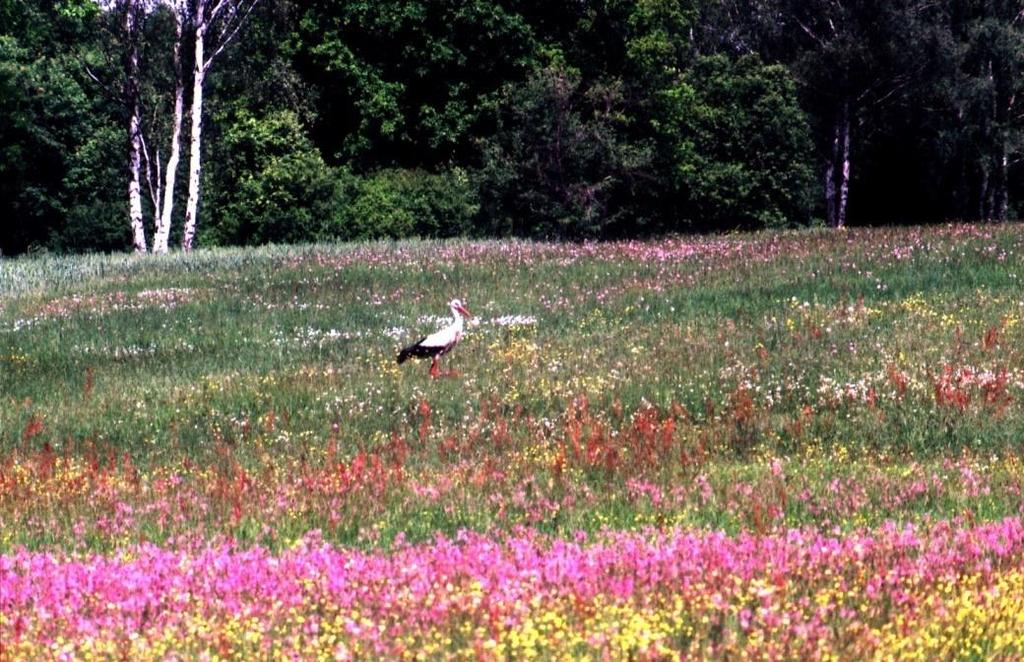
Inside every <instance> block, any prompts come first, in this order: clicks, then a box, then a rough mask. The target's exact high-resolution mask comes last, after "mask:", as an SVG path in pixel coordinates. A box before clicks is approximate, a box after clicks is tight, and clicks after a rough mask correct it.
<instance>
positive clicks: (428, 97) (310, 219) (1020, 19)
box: [0, 0, 1024, 255]
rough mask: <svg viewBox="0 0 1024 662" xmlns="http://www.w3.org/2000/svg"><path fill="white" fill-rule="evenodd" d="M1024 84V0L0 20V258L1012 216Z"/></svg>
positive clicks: (1020, 193) (321, 2) (23, 1)
mask: <svg viewBox="0 0 1024 662" xmlns="http://www.w3.org/2000/svg"><path fill="white" fill-rule="evenodd" d="M1022 74H1024V5H1022V4H1021V2H1020V0H947V1H945V2H936V1H935V0H593V1H591V0H543V1H540V0H460V1H456V0H304V1H300V0H50V1H44V0H0V218H2V219H3V220H2V221H0V223H2V232H0V252H2V253H3V254H5V255H10V254H17V253H22V252H26V251H33V250H51V251H60V252H77V251H90V250H125V249H129V250H130V249H132V248H134V249H135V250H136V251H138V252H157V253H159V252H166V251H167V250H169V248H170V247H172V246H181V247H182V248H184V249H186V250H189V249H191V248H192V247H193V246H194V245H224V244H260V243H266V242H297V241H314V240H325V239H364V238H384V237H407V236H424V237H447V236H465V235H468V236H483V235H486V236H507V235H515V236H528V237H544V238H560V239H580V238H612V237H623V236H642V235H650V234H657V233H666V232H679V231H709V230H734V229H757V228H766V227H788V226H798V225H808V224H823V225H828V226H832V227H841V226H844V225H847V224H880V223H923V222H937V221H944V220H950V219H967V220H991V221H996V220H1006V219H1011V218H1019V217H1020V216H1021V214H1022V212H1024V75H1022ZM182 171H183V172H182Z"/></svg>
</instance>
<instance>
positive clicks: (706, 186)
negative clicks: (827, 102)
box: [654, 55, 812, 228]
mask: <svg viewBox="0 0 1024 662" xmlns="http://www.w3.org/2000/svg"><path fill="white" fill-rule="evenodd" d="M660 97H661V98H660V102H661V108H660V115H661V116H660V117H659V118H657V119H655V120H654V121H655V123H656V127H657V129H658V132H659V134H660V136H661V139H662V142H663V143H664V144H665V148H666V152H667V154H666V159H667V163H666V167H667V170H668V171H667V173H666V175H667V178H668V180H669V181H670V182H671V183H672V186H673V188H674V190H675V192H676V194H677V195H678V196H680V197H681V198H682V200H681V202H680V207H681V208H682V209H684V210H686V216H687V218H688V219H689V220H690V221H691V222H692V224H693V225H695V226H697V227H703V228H736V227H740V228H763V227H780V226H786V225H792V224H796V223H804V222H806V221H807V219H808V215H809V204H810V200H809V196H808V192H809V190H810V186H811V178H812V171H811V164H810V155H811V141H810V135H809V133H808V127H807V118H806V116H805V115H804V112H803V111H802V110H801V109H800V107H799V105H798V103H797V99H796V86H795V84H794V82H793V80H792V78H791V77H790V75H789V74H788V72H787V71H786V69H785V68H784V67H781V66H779V65H763V64H762V63H761V62H760V60H759V59H758V58H756V57H752V56H748V57H743V58H740V59H738V60H735V61H733V60H730V59H729V58H727V57H725V56H721V55H716V56H710V57H701V58H698V59H697V61H696V62H695V64H694V66H693V68H691V69H690V70H689V71H687V72H686V74H685V75H684V76H682V77H681V78H680V80H679V81H678V82H677V83H675V84H673V85H672V86H670V87H669V88H667V89H665V90H663V91H662V92H661V95H660Z"/></svg>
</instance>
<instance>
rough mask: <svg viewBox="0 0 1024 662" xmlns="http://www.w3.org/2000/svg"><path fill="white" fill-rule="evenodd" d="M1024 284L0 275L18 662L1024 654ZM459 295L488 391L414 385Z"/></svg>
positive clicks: (198, 266)
mask: <svg viewBox="0 0 1024 662" xmlns="http://www.w3.org/2000/svg"><path fill="white" fill-rule="evenodd" d="M1022 277H1024V227H1022V226H1021V225H1019V224H1005V225H984V226H967V225H947V226H936V227H930V228H903V229H884V230H883V229H873V230H850V231H844V232H820V231H809V232H786V233H764V234H757V235H738V236H718V237H700V238H696V237H678V238H670V239H665V240H661V241H650V242H616V243H606V244H545V243H529V242H515V241H505V242H496V241H491V242H468V241H453V242H398V243H395V242H388V243H371V244H345V245H311V246H296V247H284V246H282V247H265V248H260V249H217V250H203V251H197V252H195V253H193V254H190V255H182V254H174V255H170V256H159V257H144V258H137V257H133V256H121V255H118V256H100V255H94V256H79V257H33V258H23V259H13V260H11V259H7V260H3V261H0V297H2V299H0V570H3V572H2V573H0V575H3V577H0V607H2V609H0V640H5V641H9V642H13V643H10V644H6V645H7V646H8V647H7V648H5V647H4V645H0V659H7V658H8V657H9V658H11V659H39V658H47V657H49V658H57V657H60V656H61V655H68V656H75V655H77V656H81V657H90V656H94V657H120V658H125V657H128V658H132V659H143V658H161V659H163V658H164V657H166V655H168V654H177V655H182V656H184V657H198V656H202V655H211V654H218V655H220V656H222V657H231V656H235V657H237V658H249V657H254V656H255V657H266V658H272V657H282V656H288V655H297V656H300V657H313V656H317V655H320V656H327V657H334V658H338V659H346V658H347V656H350V655H355V656H356V657H360V656H362V657H368V658H372V657H392V658H397V657H409V656H410V655H414V654H415V653H416V652H417V651H419V652H423V653H424V654H426V655H428V656H431V657H459V656H461V657H475V658H477V659H499V658H504V657H515V658H528V657H534V656H540V657H559V656H566V655H569V656H582V655H586V654H593V655H594V656H597V657H600V656H604V657H625V656H634V657H638V658H642V659H648V658H652V659H653V658H660V657H664V656H666V655H673V654H682V655H686V656H691V657H719V658H735V657H738V656H740V655H744V654H747V655H755V656H760V657H765V656H768V657H800V658H804V657H828V656H829V655H832V654H834V655H837V656H838V657H846V658H849V657H868V656H871V655H876V656H879V657H886V656H889V655H892V656H899V655H914V654H919V655H923V656H924V657H935V658H943V657H955V656H960V657H965V658H969V657H972V656H973V657H977V658H983V657H987V656H996V657H998V656H1004V657H1007V658H1012V657H1017V656H1019V655H1021V654H1024V640H1021V639H1020V635H1019V632H1020V631H1021V628H1020V624H1021V623H1020V610H1019V603H1020V602H1019V601H1020V599H1021V596H1022V595H1024V579H1022V577H1024V576H1022V575H1021V573H1020V572H1019V568H1020V563H1021V559H1022V558H1024V556H1022V555H1024V529H1022V528H1021V526H1020V516H1021V514H1022V513H1024V496H1022V490H1024V445H1022V444H1024V407H1022V406H1021V402H1022V401H1024V294H1022V292H1024V287H1022V283H1021V280H1022ZM456 296H457V297H459V298H462V299H463V300H465V301H466V302H467V303H468V305H469V307H470V309H471V310H472V311H473V312H474V313H475V315H476V316H477V317H476V320H475V322H474V323H473V324H472V325H470V326H469V327H468V329H467V334H466V336H465V337H464V339H463V341H462V343H461V344H460V345H459V346H458V347H457V348H456V349H455V350H454V351H453V352H452V353H451V354H450V355H449V356H448V357H446V358H445V359H444V363H445V364H446V367H448V368H454V369H457V370H458V371H459V372H460V373H461V374H460V376H459V377H457V378H451V379H438V380H431V379H430V378H429V377H428V375H427V366H426V365H425V364H423V363H415V362H410V363H407V364H405V365H403V366H398V365H397V364H396V363H395V360H394V357H395V353H396V351H397V350H398V348H399V347H401V346H402V345H403V344H405V343H408V342H411V341H414V340H416V339H418V338H419V337H420V336H421V335H422V334H425V333H427V332H430V331H432V330H434V329H435V328H437V327H438V326H439V325H440V324H442V323H444V320H443V319H442V318H441V317H439V316H443V315H445V314H446V313H447V305H446V302H447V301H448V300H449V299H451V298H452V297H456ZM149 543H155V544H156V545H157V547H154V546H152V545H149ZM829 550H831V551H829ZM829 554H832V555H833V556H829ZM484 558H486V559H488V560H487V561H486V562H484V561H482V559H484ZM780 562H781V564H782V565H781V566H780V565H778V564H779V563H780ZM652 564H653V565H652ZM409 568H414V569H415V568H430V571H429V573H428V574H427V575H426V576H427V577H428V579H429V578H430V577H433V578H435V580H434V581H433V582H432V583H431V582H418V581H413V580H412V579H410V576H409V575H408V572H410V571H409ZM652 568H653V569H652ZM711 570H714V572H710V571H711ZM254 573H255V574H254ZM565 573H567V574H565ZM666 573H667V574H666ZM563 575H564V576H563ZM254 577H255V578H254ZM686 577H689V579H686V581H684V582H682V583H680V582H679V581H677V580H678V578H686ZM485 585H488V586H490V590H489V591H485V590H484V589H483V587H484V586H485ZM243 607H244V610H245V613H246V614H248V616H245V617H241V616H239V613H240V611H239V610H240V609H242V608H243ZM55 615H57V616H55Z"/></svg>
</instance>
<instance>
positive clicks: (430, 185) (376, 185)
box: [336, 169, 479, 239]
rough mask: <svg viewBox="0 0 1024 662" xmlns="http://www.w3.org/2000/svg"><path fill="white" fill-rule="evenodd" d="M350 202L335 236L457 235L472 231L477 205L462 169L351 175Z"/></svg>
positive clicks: (367, 237) (471, 187) (348, 179)
mask: <svg viewBox="0 0 1024 662" xmlns="http://www.w3.org/2000/svg"><path fill="white" fill-rule="evenodd" d="M347 181H348V186H346V187H345V188H346V189H347V190H348V191H349V194H348V196H347V197H348V203H347V204H346V205H345V206H344V207H343V209H342V210H341V220H340V221H339V222H338V224H337V229H336V236H338V237H340V238H344V239H380V238H399V237H456V236H460V235H466V234H470V233H471V232H472V231H473V225H472V221H473V218H474V216H475V215H476V213H477V211H478V209H479V204H478V203H477V200H476V189H475V188H474V186H473V183H472V182H471V181H470V179H469V176H468V175H467V173H466V171H465V170H462V169H454V170H451V171H446V172H441V173H439V174H433V173H430V172H427V171H424V170H398V169H392V170H381V171H379V172H376V173H374V174H373V175H369V176H366V177H355V176H352V175H349V176H348V178H347Z"/></svg>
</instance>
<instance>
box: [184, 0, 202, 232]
mask: <svg viewBox="0 0 1024 662" xmlns="http://www.w3.org/2000/svg"><path fill="white" fill-rule="evenodd" d="M205 11H206V7H205V2H203V0H199V2H197V6H196V18H195V21H196V52H195V69H194V71H193V80H192V135H191V143H190V145H189V149H190V153H189V166H188V202H187V204H186V207H185V232H184V235H183V236H182V239H181V247H182V249H184V250H185V251H191V250H192V243H193V241H194V240H195V236H196V222H197V221H198V213H199V180H200V177H201V175H202V160H201V158H200V150H201V149H202V132H203V83H204V79H205V78H206V66H205V65H206V62H205V55H204V53H203V46H204V43H203V42H204V41H205V39H206V21H205V16H204V14H205Z"/></svg>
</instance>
